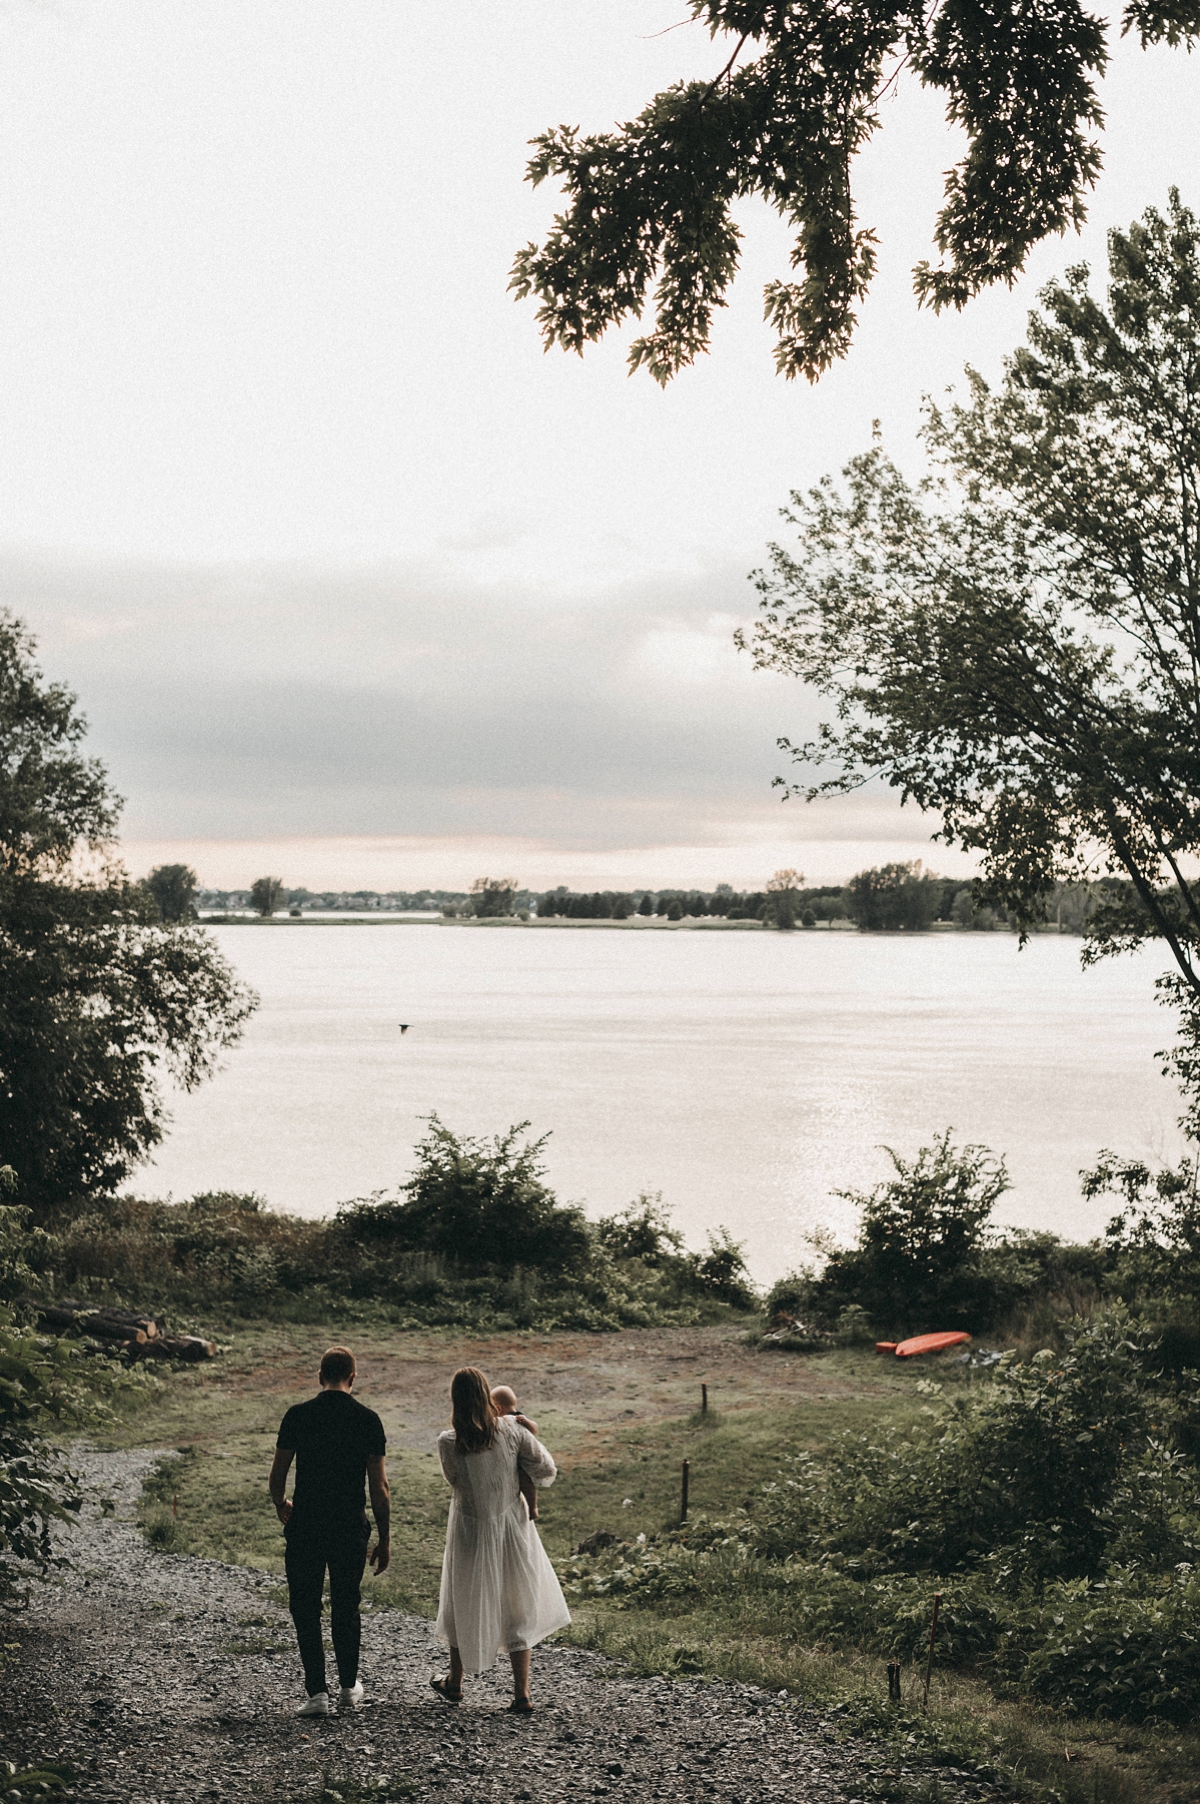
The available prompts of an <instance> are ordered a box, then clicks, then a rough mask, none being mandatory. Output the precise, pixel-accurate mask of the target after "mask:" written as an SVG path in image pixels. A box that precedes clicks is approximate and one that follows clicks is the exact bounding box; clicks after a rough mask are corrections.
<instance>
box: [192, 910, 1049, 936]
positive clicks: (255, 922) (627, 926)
mask: <svg viewBox="0 0 1200 1804" xmlns="http://www.w3.org/2000/svg"><path fill="white" fill-rule="evenodd" d="M199 924H200V926H201V927H455V928H473V929H476V930H479V929H484V930H487V931H492V930H496V929H503V930H513V929H518V928H520V929H522V930H527V929H531V928H532V929H537V930H539V931H541V932H550V931H556V932H563V931H568V932H570V931H578V930H579V929H581V928H582V929H583V930H584V932H589V933H595V932H597V931H600V930H603V931H608V932H611V931H613V930H615V931H617V932H621V933H776V932H778V931H779V929H778V928H774V927H768V926H767V925H766V923H765V922H764V921H726V920H723V919H721V918H720V917H719V916H718V917H713V918H709V919H705V918H704V917H703V916H698V917H694V918H690V919H688V918H685V919H684V920H682V921H667V920H662V919H659V918H657V917H655V916H653V915H651V916H650V917H649V918H647V917H646V916H644V915H643V916H637V915H631V916H630V917H629V918H628V919H627V920H624V921H613V920H608V919H603V918H601V919H599V920H586V919H574V920H573V919H571V918H570V917H569V916H566V917H564V916H562V915H550V916H547V918H546V919H545V920H541V921H540V920H538V919H537V918H536V916H535V917H534V918H533V919H531V920H528V921H520V920H518V919H517V917H516V916H515V915H495V916H492V917H490V918H488V919H485V920H476V919H473V918H472V917H470V916H466V917H460V918H458V919H452V920H440V919H435V918H434V917H432V916H430V915H423V916H422V915H402V914H384V913H382V912H381V913H380V914H379V916H378V917H377V918H367V917H364V916H363V915H347V917H346V918H345V919H344V920H340V921H339V920H331V919H330V918H329V917H328V916H323V917H322V918H321V919H319V920H318V919H314V918H313V917H312V916H306V915H301V916H300V917H299V919H297V918H295V917H294V916H289V915H273V916H269V917H265V918H264V917H261V916H258V915H242V914H206V915H201V916H200V921H199ZM979 931H980V930H979V929H978V928H967V927H960V926H959V924H958V923H957V922H956V921H934V922H933V924H932V925H931V926H929V927H926V928H919V929H916V930H914V929H912V928H904V929H893V930H892V932H893V933H903V934H904V936H905V937H906V938H911V937H914V936H915V933H920V934H921V935H933V936H935V937H936V936H937V935H939V934H946V933H975V934H978V933H979ZM994 931H995V932H998V933H1010V934H1011V933H1012V932H1013V931H1014V930H1013V929H1011V928H1005V927H1000V928H996V929H994ZM1039 931H1041V932H1045V931H1050V932H1053V931H1054V930H1053V928H1050V929H1041V930H1039ZM789 932H791V933H794V934H798V935H799V934H806V933H858V932H859V927H858V924H857V922H855V921H846V920H840V921H817V922H815V923H814V925H813V926H811V927H800V926H797V927H794V928H791V929H789ZM869 937H871V938H878V937H879V934H878V933H875V934H872V935H870V936H869ZM1056 937H1058V936H1057V935H1056ZM1064 937H1066V936H1064ZM1073 937H1076V938H1077V937H1078V936H1077V935H1076V936H1073Z"/></svg>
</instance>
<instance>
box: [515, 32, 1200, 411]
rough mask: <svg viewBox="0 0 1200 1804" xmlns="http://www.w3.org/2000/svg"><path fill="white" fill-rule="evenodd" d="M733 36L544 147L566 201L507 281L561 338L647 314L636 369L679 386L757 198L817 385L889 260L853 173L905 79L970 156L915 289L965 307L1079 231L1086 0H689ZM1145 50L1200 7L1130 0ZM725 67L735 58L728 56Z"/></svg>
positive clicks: (1088, 158) (771, 302)
mask: <svg viewBox="0 0 1200 1804" xmlns="http://www.w3.org/2000/svg"><path fill="white" fill-rule="evenodd" d="M688 10H689V11H690V13H691V16H692V18H693V19H695V20H698V21H700V22H701V23H703V24H704V25H706V26H707V27H708V29H709V32H710V33H711V35H712V37H713V38H714V39H720V40H721V42H720V45H719V48H718V49H717V50H716V52H715V54H714V58H713V61H714V69H713V74H712V77H710V78H709V79H707V80H705V81H687V82H677V83H676V84H675V85H674V86H673V87H670V88H668V89H666V90H665V91H664V92H663V93H661V94H656V95H655V96H654V98H653V100H651V102H650V104H649V105H648V106H647V107H646V108H645V110H644V111H643V112H642V113H640V114H639V115H638V117H637V118H636V119H634V120H631V121H630V122H628V123H627V124H625V125H623V126H621V127H620V128H619V129H618V130H617V131H613V132H602V133H598V134H595V135H591V136H587V135H583V134H582V133H581V132H580V131H579V129H578V128H577V127H574V126H557V127H556V128H554V129H553V130H551V131H547V132H545V133H543V134H542V135H541V136H540V137H538V138H535V139H534V140H533V142H534V145H535V150H536V154H535V155H534V157H533V159H532V161H531V162H530V164H529V170H528V176H529V180H530V181H531V182H533V184H534V185H535V186H536V185H537V184H538V183H539V182H542V181H545V180H546V179H547V178H550V177H555V178H557V179H558V180H560V181H561V182H562V184H563V187H564V189H565V191H566V198H567V207H566V210H565V211H564V212H563V213H561V214H559V215H558V217H557V218H556V219H555V222H554V226H553V228H552V230H551V231H550V233H549V235H548V237H547V239H546V242H545V244H544V245H541V246H538V245H536V244H529V245H527V246H526V247H525V249H524V250H523V251H521V252H520V254H519V256H518V257H517V259H516V263H515V265H514V267H513V276H512V286H513V288H514V289H515V290H516V292H517V293H518V295H520V296H522V297H526V296H530V295H532V296H536V298H537V299H538V300H539V301H540V302H541V306H540V308H539V311H538V320H539V322H540V324H541V328H542V335H543V337H544V339H545V342H546V344H547V346H549V345H554V344H556V345H560V346H561V347H562V348H563V349H564V350H569V351H576V352H580V353H582V351H583V348H584V346H585V345H586V344H588V343H589V342H591V341H594V340H595V339H598V338H601V337H602V336H603V334H604V333H605V332H606V331H607V330H608V328H609V327H610V326H615V325H617V324H619V323H620V322H621V321H622V320H624V319H626V318H628V317H630V316H632V317H634V318H637V317H639V316H640V315H641V314H642V313H643V312H644V311H645V309H646V307H647V304H648V302H649V300H650V294H651V290H652V289H653V303H652V304H653V308H654V323H653V327H652V329H651V330H650V331H649V332H648V333H647V334H646V335H645V336H644V337H641V338H638V339H637V340H636V341H635V343H634V344H633V346H632V348H631V350H630V353H629V361H630V366H631V368H633V369H642V368H644V369H646V370H648V371H649V372H650V374H651V375H652V376H653V377H654V378H655V380H656V381H658V382H661V383H665V382H668V381H669V380H670V378H671V377H672V376H674V375H676V374H677V373H678V371H679V370H680V369H682V368H683V367H684V366H685V365H687V364H689V363H691V362H692V360H693V359H694V358H695V356H696V354H697V353H698V352H700V351H703V350H704V349H706V347H707V345H708V341H709V333H710V329H711V325H712V316H713V310H714V309H715V308H717V307H722V306H724V305H725V300H724V296H725V292H726V290H727V288H728V286H729V284H730V282H731V281H732V279H733V277H734V274H735V272H736V270H737V265H738V254H739V247H740V242H741V233H740V230H739V228H738V227H737V226H736V225H735V224H734V220H733V214H732V209H733V205H734V203H735V202H736V201H738V200H740V199H742V198H744V197H745V196H748V195H759V196H761V197H762V198H763V199H764V200H766V201H767V202H768V204H769V205H770V206H772V207H773V208H775V210H776V211H777V212H778V213H780V214H781V215H782V217H783V218H784V219H785V220H786V221H787V223H788V225H789V226H790V227H791V228H792V229H793V231H794V232H795V243H794V248H793V250H792V257H791V262H792V268H793V270H795V271H797V272H798V274H799V279H798V280H796V281H772V282H768V284H767V286H766V289H765V291H764V300H765V305H766V317H767V320H768V322H769V323H770V325H771V326H773V327H774V329H775V331H776V333H777V334H778V338H777V343H776V348H775V362H776V366H777V368H778V369H779V370H780V371H781V372H782V374H784V375H785V376H797V375H800V376H806V377H808V378H809V380H810V381H812V380H815V379H816V377H817V376H819V375H820V373H821V371H822V370H824V369H826V368H828V366H829V365H830V364H831V363H832V362H834V361H835V360H836V359H837V358H839V357H841V356H843V355H844V353H845V351H846V349H847V347H848V345H849V343H850V339H851V337H852V334H853V331H854V324H855V308H856V307H857V306H858V304H859V303H860V301H861V300H862V298H863V296H864V295H865V293H866V291H867V289H868V287H869V285H870V282H871V278H872V276H873V274H874V272H875V244H876V238H875V233H874V232H873V231H872V230H870V229H869V228H867V227H863V226H860V225H859V224H858V222H857V219H856V216H855V209H854V203H853V198H852V195H851V187H850V165H851V162H852V160H853V158H854V156H855V153H856V152H857V151H859V150H860V149H861V148H862V147H863V145H864V144H865V143H866V142H867V140H868V139H869V138H870V137H871V135H872V133H873V132H874V131H875V130H876V128H877V126H878V124H879V104H880V101H881V99H882V97H883V96H884V94H885V93H886V92H887V91H888V89H889V88H890V87H891V86H892V83H893V81H895V80H897V79H903V78H904V72H905V71H907V72H909V73H911V74H914V75H916V77H917V78H918V80H919V81H921V83H922V84H923V85H924V86H925V87H931V88H937V89H939V90H940V91H941V93H942V94H943V95H944V96H945V102H946V114H947V118H948V119H949V121H950V122H951V124H953V125H955V126H957V127H959V128H961V130H962V132H963V134H964V135H965V138H966V154H965V156H964V158H963V160H962V162H961V163H959V164H958V166H957V167H956V168H955V169H953V170H951V171H950V173H949V174H948V176H947V177H946V190H945V205H944V206H943V208H942V211H941V213H940V214H939V216H938V219H937V223H936V226H935V229H934V242H935V244H936V246H937V249H938V252H939V254H940V257H941V262H940V264H938V265H937V266H931V265H930V264H929V263H921V264H919V265H918V266H917V269H916V270H915V272H914V283H915V287H916V292H917V295H918V297H919V299H920V300H921V301H922V302H924V303H927V304H929V305H930V306H932V307H935V308H942V307H948V306H949V307H962V306H963V305H964V304H965V303H966V302H967V301H968V300H969V299H970V298H971V297H972V296H973V295H975V294H978V293H979V291H980V290H981V289H983V288H985V287H987V285H988V284H989V283H992V282H996V281H1003V282H1011V281H1012V280H1013V278H1014V277H1015V276H1016V275H1017V274H1018V273H1019V272H1020V270H1021V269H1022V268H1023V267H1024V263H1025V259H1026V257H1027V255H1028V253H1029V251H1030V250H1031V248H1032V247H1033V246H1034V245H1036V244H1038V243H1040V241H1041V240H1042V239H1043V238H1046V237H1047V236H1049V235H1050V234H1051V233H1054V232H1062V231H1065V230H1066V229H1067V228H1068V227H1070V226H1078V225H1080V224H1081V223H1082V221H1083V219H1084V217H1085V207H1084V196H1085V195H1086V193H1087V191H1088V189H1089V188H1090V187H1091V186H1092V184H1093V183H1094V182H1095V180H1096V177H1097V175H1098V173H1099V170H1100V162H1101V159H1100V152H1099V149H1098V148H1097V146H1096V144H1095V142H1094V141H1093V138H1092V135H1091V134H1092V132H1093V131H1095V130H1097V129H1098V128H1099V127H1100V125H1101V124H1102V122H1103V115H1102V112H1101V108H1100V104H1099V101H1098V99H1097V95H1096V88H1095V80H1096V78H1097V77H1098V76H1100V75H1101V74H1103V72H1104V69H1105V66H1106V63H1107V60H1108V49H1107V36H1108V21H1107V19H1106V18H1105V17H1104V16H1103V15H1100V14H1094V13H1089V12H1086V11H1085V10H1084V9H1083V7H1082V6H1081V5H1080V4H1079V0H933V4H931V5H928V6H927V5H924V4H922V5H916V4H914V0H689V8H688ZM1122 30H1123V31H1124V32H1133V33H1135V34H1136V35H1137V37H1138V38H1139V39H1140V41H1141V43H1142V45H1143V47H1145V46H1147V45H1150V44H1158V43H1167V44H1173V45H1174V44H1186V45H1188V46H1189V47H1190V46H1191V44H1192V43H1193V42H1194V41H1195V39H1196V37H1197V35H1198V34H1200V12H1198V11H1197V5H1196V0H1127V4H1126V7H1125V11H1124V14H1123V17H1122ZM722 65H723V66H722Z"/></svg>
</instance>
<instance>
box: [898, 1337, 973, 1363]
mask: <svg viewBox="0 0 1200 1804" xmlns="http://www.w3.org/2000/svg"><path fill="white" fill-rule="evenodd" d="M970 1338H971V1336H970V1335H969V1334H962V1333H959V1334H918V1335H916V1336H915V1337H914V1338H913V1339H912V1340H902V1341H901V1342H900V1345H899V1346H898V1347H897V1348H896V1358H897V1359H912V1358H914V1357H915V1355H916V1354H918V1353H940V1352H941V1351H942V1349H943V1348H944V1347H961V1346H962V1345H963V1344H964V1343H965V1342H966V1341H969V1340H970Z"/></svg>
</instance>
